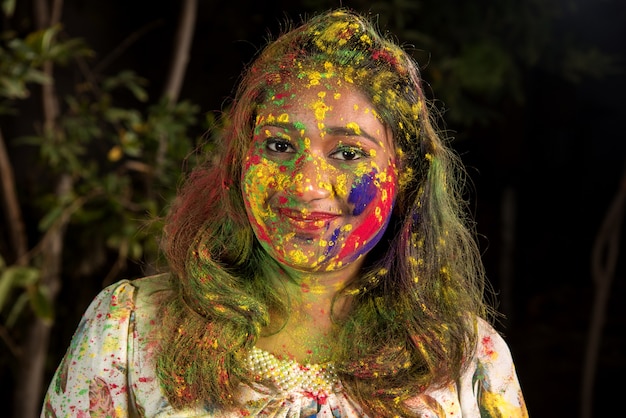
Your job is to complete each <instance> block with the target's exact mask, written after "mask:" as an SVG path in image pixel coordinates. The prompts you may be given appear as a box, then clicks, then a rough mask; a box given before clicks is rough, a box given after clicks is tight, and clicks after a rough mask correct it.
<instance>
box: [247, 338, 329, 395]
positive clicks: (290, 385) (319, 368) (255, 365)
mask: <svg viewBox="0 0 626 418" xmlns="http://www.w3.org/2000/svg"><path fill="white" fill-rule="evenodd" d="M247 361H248V367H249V368H250V371H251V372H252V374H253V375H254V378H255V380H256V381H257V382H269V383H271V385H272V386H274V387H275V388H276V389H278V391H279V392H282V393H289V392H294V391H302V392H306V393H308V394H311V395H313V396H314V397H326V396H328V395H330V394H331V393H333V392H337V391H338V389H339V387H340V385H341V384H340V382H339V379H338V378H337V374H336V373H335V369H334V365H333V364H332V363H324V364H306V365H301V364H300V363H298V362H297V361H295V360H282V359H278V358H276V357H275V356H274V355H273V354H271V353H268V352H267V351H265V350H261V349H260V348H257V347H254V348H253V349H252V350H251V351H250V354H249V355H248V359H247Z"/></svg>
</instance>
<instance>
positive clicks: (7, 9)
mask: <svg viewBox="0 0 626 418" xmlns="http://www.w3.org/2000/svg"><path fill="white" fill-rule="evenodd" d="M13 12H15V0H2V13H4V15H5V16H6V17H12V16H13Z"/></svg>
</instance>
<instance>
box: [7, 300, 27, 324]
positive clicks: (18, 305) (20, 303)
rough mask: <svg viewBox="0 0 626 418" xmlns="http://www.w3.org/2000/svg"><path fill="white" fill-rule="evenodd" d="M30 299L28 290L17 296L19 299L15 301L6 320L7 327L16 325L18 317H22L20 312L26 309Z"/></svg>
mask: <svg viewBox="0 0 626 418" xmlns="http://www.w3.org/2000/svg"><path fill="white" fill-rule="evenodd" d="M28 300H29V297H28V293H27V292H23V293H22V294H21V295H19V296H18V297H17V300H16V301H15V302H14V303H13V306H12V307H11V311H10V312H9V315H8V316H7V319H6V322H5V325H6V327H7V328H11V327H13V325H15V323H16V322H17V319H18V318H19V317H20V314H21V313H22V312H23V311H24V307H25V306H26V304H27V303H28Z"/></svg>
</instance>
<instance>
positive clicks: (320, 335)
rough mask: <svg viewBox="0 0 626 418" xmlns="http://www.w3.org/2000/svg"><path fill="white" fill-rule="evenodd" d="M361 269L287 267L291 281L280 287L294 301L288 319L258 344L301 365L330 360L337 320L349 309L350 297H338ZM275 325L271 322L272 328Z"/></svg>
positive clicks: (349, 267) (356, 266)
mask: <svg viewBox="0 0 626 418" xmlns="http://www.w3.org/2000/svg"><path fill="white" fill-rule="evenodd" d="M359 268H360V265H354V266H352V265H351V266H348V267H346V268H344V269H342V270H336V271H330V272H300V271H291V270H288V269H286V270H285V273H287V274H288V275H289V276H290V280H285V282H284V283H282V284H280V286H281V287H282V288H283V289H284V290H285V291H286V292H287V293H288V295H289V300H290V306H289V309H290V310H289V314H288V315H289V316H288V318H287V322H286V323H285V324H284V326H283V327H282V328H281V329H280V331H278V332H277V333H274V334H271V335H267V336H264V337H261V338H259V340H258V342H257V346H258V347H259V348H261V349H263V350H265V351H268V352H270V353H272V354H274V355H275V356H277V357H279V358H283V359H292V360H296V361H298V362H299V363H301V364H307V363H310V364H313V363H323V362H326V361H328V360H329V359H330V358H331V357H332V352H333V349H334V341H335V338H334V334H335V327H336V325H335V324H334V321H333V319H337V318H341V317H342V316H344V315H346V314H347V312H348V311H349V300H348V299H347V298H345V297H339V298H335V296H336V295H337V293H338V292H339V291H340V290H341V289H342V288H343V287H344V286H345V285H346V283H348V281H350V280H352V279H353V278H354V276H355V275H356V274H357V272H358V270H359ZM279 277H280V276H279ZM282 277H283V278H284V276H282ZM277 285H278V284H277ZM282 320H284V318H283V319H282ZM274 326H275V324H271V325H270V328H273V327H274Z"/></svg>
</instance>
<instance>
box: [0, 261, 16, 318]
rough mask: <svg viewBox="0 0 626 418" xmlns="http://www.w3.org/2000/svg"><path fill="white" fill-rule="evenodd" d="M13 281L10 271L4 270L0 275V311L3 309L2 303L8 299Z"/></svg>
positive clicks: (13, 276)
mask: <svg viewBox="0 0 626 418" xmlns="http://www.w3.org/2000/svg"><path fill="white" fill-rule="evenodd" d="M14 279H15V274H13V273H12V272H11V271H10V269H7V270H5V271H4V272H2V275H0V310H2V308H3V307H4V302H5V301H6V300H7V298H8V297H9V293H10V292H11V289H13V280H14Z"/></svg>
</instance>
